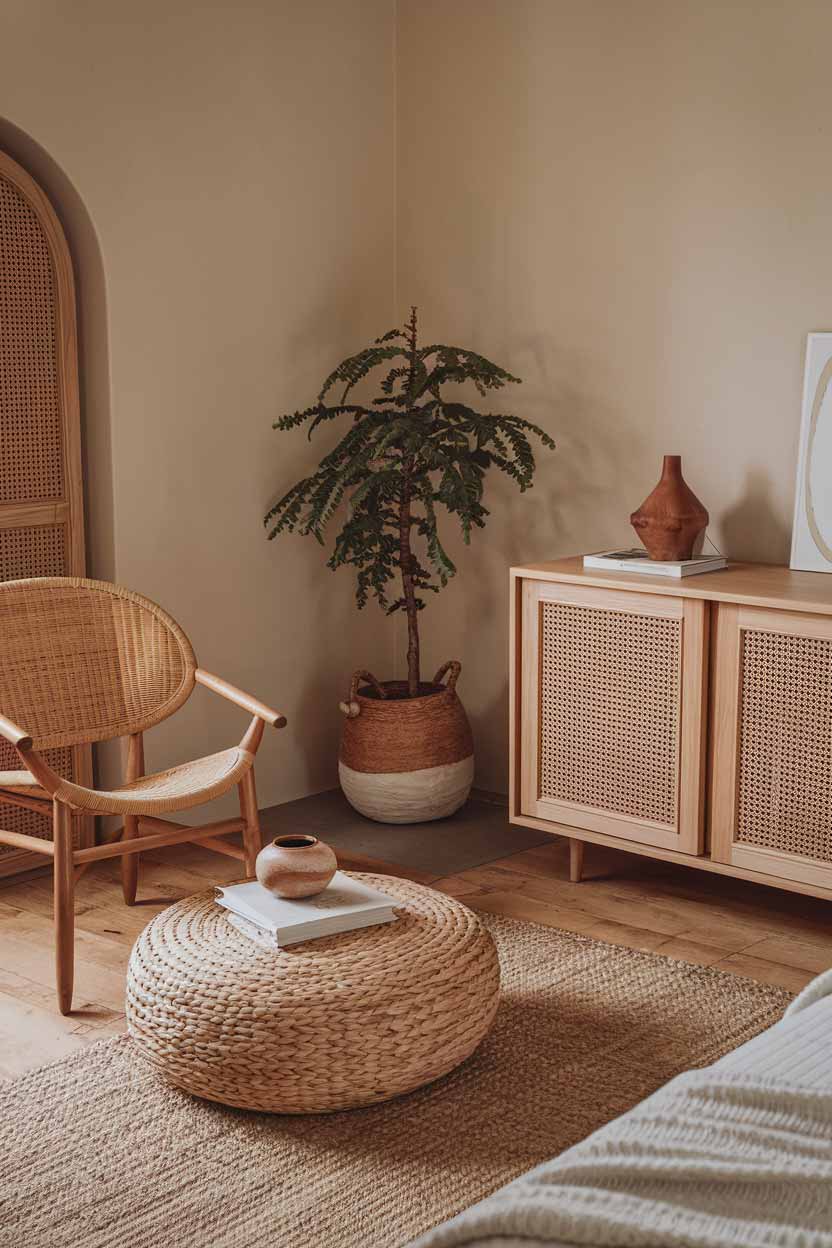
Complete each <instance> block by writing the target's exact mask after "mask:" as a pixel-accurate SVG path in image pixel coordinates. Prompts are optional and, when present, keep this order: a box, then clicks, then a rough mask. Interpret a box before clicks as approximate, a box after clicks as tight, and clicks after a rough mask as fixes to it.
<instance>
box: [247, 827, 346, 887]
mask: <svg viewBox="0 0 832 1248" xmlns="http://www.w3.org/2000/svg"><path fill="white" fill-rule="evenodd" d="M254 869H255V872H256V874H257V879H258V880H259V881H260V883H261V884H262V885H263V887H264V888H265V889H267V890H268V891H269V892H270V893H274V895H275V897H314V896H315V894H316V893H320V892H323V890H324V889H325V888H326V886H327V884H328V883H329V882H330V880H331V879H332V877H333V875H334V874H335V872H336V871H337V870H338V860H337V858H336V857H335V854H334V852H333V851H332V850H331V849H330V847H329V845H326V844H324V842H323V841H319V840H318V839H317V837H314V836H306V835H305V834H303V833H302V834H299V835H291V834H290V835H288V836H276V837H275V839H274V840H273V841H270V842H269V844H268V845H264V846H263V848H262V849H261V850H260V853H259V854H258V855H257V862H256V864H255V868H254Z"/></svg>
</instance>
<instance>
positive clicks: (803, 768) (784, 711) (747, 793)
mask: <svg viewBox="0 0 832 1248" xmlns="http://www.w3.org/2000/svg"><path fill="white" fill-rule="evenodd" d="M740 670H741V695H740V748H739V791H738V795H737V828H736V834H735V839H736V840H737V841H738V842H741V843H742V844H745V845H758V846H761V847H764V848H766V849H776V850H781V851H782V852H783V853H787V854H799V855H801V856H804V857H807V858H815V859H817V860H818V861H821V862H832V641H827V640H825V639H824V638H820V637H799V636H792V635H789V634H787V633H776V632H764V631H762V630H760V631H757V630H754V629H748V630H746V631H744V632H743V635H742V657H741V668H740Z"/></svg>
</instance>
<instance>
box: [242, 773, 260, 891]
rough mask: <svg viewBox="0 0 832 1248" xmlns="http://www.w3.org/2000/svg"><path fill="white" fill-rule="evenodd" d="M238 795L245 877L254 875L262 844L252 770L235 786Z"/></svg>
mask: <svg viewBox="0 0 832 1248" xmlns="http://www.w3.org/2000/svg"><path fill="white" fill-rule="evenodd" d="M237 789H238V791H239V794H240V813H241V815H242V816H243V819H244V820H245V827H244V828H243V849H244V851H245V855H246V875H254V863H255V860H256V858H257V855H258V854H259V853H260V850H261V848H262V845H263V842H262V839H261V832H260V812H259V810H258V809H257V789H256V787H255V784H254V768H253V767H250V768H249V770H248V771H247V772H246V774H245V775H244V776H243V778H242V780H241V781H240V783H239V784H238V785H237Z"/></svg>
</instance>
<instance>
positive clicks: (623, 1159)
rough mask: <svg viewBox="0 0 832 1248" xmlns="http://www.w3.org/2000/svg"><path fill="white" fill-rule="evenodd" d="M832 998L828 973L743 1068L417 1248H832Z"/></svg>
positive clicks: (623, 1124) (538, 1174)
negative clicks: (541, 1247) (586, 1247)
mask: <svg viewBox="0 0 832 1248" xmlns="http://www.w3.org/2000/svg"><path fill="white" fill-rule="evenodd" d="M830 990H832V976H830V974H828V973H827V975H824V976H822V977H821V979H820V980H816V981H815V982H814V983H813V984H812V985H810V986H809V988H808V989H807V990H806V992H805V993H804V994H803V995H802V996H801V997H800V998H798V999H797V1000H796V1001H795V1002H794V1003H793V1004H792V1006H791V1007H790V1010H789V1014H788V1016H787V1018H786V1019H785V1020H784V1021H783V1022H782V1023H780V1024H778V1025H777V1027H776V1028H774V1029H773V1031H770V1032H769V1033H767V1035H766V1037H758V1038H757V1040H755V1041H752V1042H751V1044H750V1045H748V1046H744V1047H745V1049H747V1050H748V1054H749V1057H747V1058H746V1059H745V1062H744V1063H743V1061H742V1060H740V1061H737V1060H736V1059H737V1058H739V1057H740V1054H742V1052H743V1050H738V1052H737V1054H733V1055H731V1057H730V1058H728V1059H723V1062H720V1063H717V1065H715V1066H712V1067H709V1068H707V1069H706V1070H700V1071H692V1072H689V1073H688V1074H684V1075H680V1076H679V1077H678V1078H677V1079H674V1080H673V1081H672V1082H671V1083H669V1084H667V1085H666V1086H665V1087H664V1088H662V1089H661V1090H660V1091H659V1092H656V1093H655V1094H654V1095H653V1096H651V1097H648V1099H647V1100H645V1101H644V1102H642V1104H641V1105H638V1106H636V1107H635V1109H633V1110H631V1111H630V1112H629V1113H627V1114H625V1115H623V1116H622V1117H621V1118H617V1119H616V1120H615V1121H613V1122H611V1123H609V1124H608V1125H607V1126H606V1127H602V1128H601V1129H600V1130H599V1131H596V1132H595V1133H594V1134H593V1135H591V1136H590V1137H589V1138H588V1139H587V1140H584V1141H583V1142H582V1143H581V1144H578V1145H576V1146H575V1147H574V1148H571V1149H569V1151H568V1152H566V1153H564V1154H563V1155H562V1156H561V1157H559V1158H556V1159H555V1160H553V1161H550V1162H546V1163H545V1164H544V1165H542V1166H538V1167H537V1168H536V1169H534V1170H531V1171H530V1172H529V1173H528V1174H526V1175H523V1176H522V1177H521V1178H520V1179H517V1180H516V1181H515V1182H514V1183H511V1184H509V1185H508V1186H507V1187H505V1188H503V1189H502V1190H501V1191H499V1192H496V1193H495V1194H494V1195H493V1196H491V1197H489V1198H488V1199H487V1200H485V1201H483V1202H482V1203H481V1204H479V1205H476V1206H474V1208H473V1209H470V1210H467V1211H466V1212H465V1213H462V1214H460V1215H459V1216H458V1217H456V1218H454V1219H452V1220H451V1221H450V1222H448V1223H446V1224H445V1225H444V1226H441V1227H438V1228H437V1229H436V1230H434V1231H432V1232H430V1233H429V1234H427V1235H425V1236H424V1237H423V1238H422V1239H420V1240H419V1241H417V1245H418V1248H451V1246H452V1245H453V1246H457V1245H476V1246H477V1248H487V1246H488V1248H513V1246H515V1245H516V1246H517V1248H521V1246H522V1248H537V1246H538V1245H547V1246H552V1245H555V1246H557V1248H561V1246H563V1245H573V1244H582V1245H592V1246H593V1248H633V1246H634V1245H638V1246H639V1248H648V1246H649V1248H654V1246H655V1248H738V1246H741V1248H762V1246H763V1245H765V1246H766V1248H770V1246H772V1245H778V1246H779V1248H832V1027H830V1021H832V1019H831V1018H830V1015H832V1010H830V1009H829V1008H826V1007H831V1006H832V1002H830V1001H828V1000H827V1001H823V1002H822V1005H821V1008H820V1009H818V1008H815V1009H809V1008H808V1007H809V1006H812V1005H814V1004H816V1003H817V1002H818V1001H819V1000H820V999H821V998H823V997H824V996H825V995H826V994H828V993H829V992H830ZM804 1009H805V1010H806V1014H805V1016H804V1017H805V1023H806V1024H812V1025H804V1020H803V1019H800V1020H799V1025H800V1028H801V1030H800V1032H798V1020H797V1019H796V1018H795V1015H798V1014H800V1013H801V1012H802V1011H803V1010H804ZM812 1016H814V1017H812ZM768 1037H771V1038H772V1040H771V1042H770V1041H769V1040H768ZM754 1046H756V1048H755V1047H754ZM772 1052H774V1054H775V1056H774V1058H772V1057H771V1053H772ZM807 1054H808V1055H809V1057H810V1058H811V1060H808V1059H807ZM414 1248H417V1246H416V1245H414Z"/></svg>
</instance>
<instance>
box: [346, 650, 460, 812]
mask: <svg viewBox="0 0 832 1248" xmlns="http://www.w3.org/2000/svg"><path fill="white" fill-rule="evenodd" d="M461 670H462V669H461V665H460V664H459V663H458V662H456V660H453V661H452V662H449V663H445V664H443V666H442V667H440V669H439V671H438V672H437V673H436V675H435V676H434V678H433V680H432V681H431V682H430V683H427V682H425V683H424V684H421V685H420V686H419V697H416V698H409V697H408V696H407V684H406V683H405V682H404V681H395V680H389V681H384V682H383V683H382V682H379V681H377V680H376V678H375V677H374V676H373V675H372V674H371V673H370V672H365V671H358V672H356V673H355V675H354V676H353V678H352V685H351V687H350V693H349V697H348V699H347V701H346V702H342V703H341V710H342V711H343V713H344V715H345V716H346V720H345V723H344V734H343V737H342V739H341V754H340V758H339V764H338V771H339V776H340V779H341V788H342V789H343V790H344V793H345V794H346V796H347V798H348V800H349V802H350V803H351V805H352V806H354V807H355V809H356V810H357V811H360V813H361V814H362V815H367V817H368V818H370V819H376V820H379V821H380V822H382V823H423V822H425V821H427V820H429V819H443V818H445V816H447V815H452V814H453V813H454V811H455V810H458V809H459V807H460V806H462V805H463V804H464V802H465V801H466V800H467V798H468V794H469V793H470V791H471V784H472V783H473V779H474V746H473V741H472V739H471V727H470V724H469V723H468V716H467V715H466V714H465V708H464V707H463V705H462V703H461V702H460V700H459V697H458V695H457V692H456V682H457V680H458V678H459V673H460V671H461ZM446 673H447V675H448V679H447V683H446V684H443V683H442V678H443V677H444V676H445V674H446Z"/></svg>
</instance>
